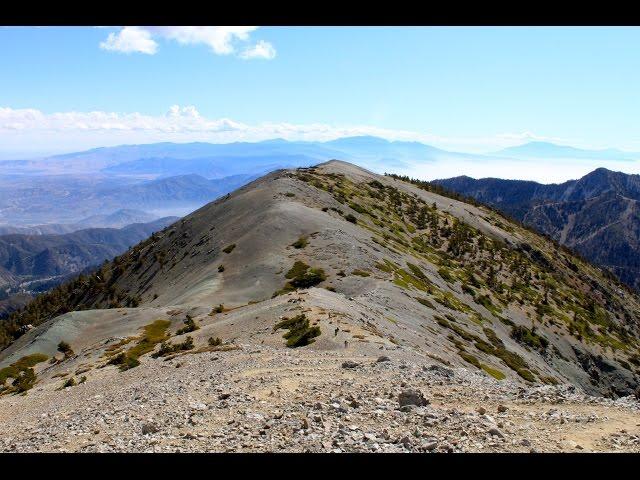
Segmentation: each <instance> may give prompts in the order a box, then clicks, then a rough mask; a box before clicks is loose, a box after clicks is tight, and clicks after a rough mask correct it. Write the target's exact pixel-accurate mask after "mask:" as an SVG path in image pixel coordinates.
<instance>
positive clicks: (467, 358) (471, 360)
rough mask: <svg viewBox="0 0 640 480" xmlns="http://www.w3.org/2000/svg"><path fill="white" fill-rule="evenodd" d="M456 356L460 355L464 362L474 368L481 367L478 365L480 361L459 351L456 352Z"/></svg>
mask: <svg viewBox="0 0 640 480" xmlns="http://www.w3.org/2000/svg"><path fill="white" fill-rule="evenodd" d="M458 355H460V356H461V357H462V359H463V360H464V361H465V362H468V363H470V364H471V365H473V366H474V367H477V368H482V366H481V365H480V361H479V360H478V359H477V358H476V357H474V356H473V355H471V354H470V353H467V352H464V351H461V350H460V351H458Z"/></svg>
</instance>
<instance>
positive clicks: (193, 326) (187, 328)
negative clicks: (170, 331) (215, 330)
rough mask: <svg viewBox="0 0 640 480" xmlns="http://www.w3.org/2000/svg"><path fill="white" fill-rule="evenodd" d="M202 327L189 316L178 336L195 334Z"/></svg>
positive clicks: (177, 333)
mask: <svg viewBox="0 0 640 480" xmlns="http://www.w3.org/2000/svg"><path fill="white" fill-rule="evenodd" d="M199 328H200V327H199V326H198V324H197V323H196V321H195V320H194V319H193V318H192V317H191V315H187V318H186V319H185V321H184V327H181V328H179V329H178V331H177V332H176V335H183V334H185V333H190V332H195V331H196V330H198V329H199Z"/></svg>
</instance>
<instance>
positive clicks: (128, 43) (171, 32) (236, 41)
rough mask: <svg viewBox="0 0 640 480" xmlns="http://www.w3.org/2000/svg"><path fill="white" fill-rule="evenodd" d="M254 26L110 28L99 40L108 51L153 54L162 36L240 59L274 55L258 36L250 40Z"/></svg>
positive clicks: (101, 46) (267, 57)
mask: <svg viewBox="0 0 640 480" xmlns="http://www.w3.org/2000/svg"><path fill="white" fill-rule="evenodd" d="M257 29H258V27H255V26H238V27H225V26H220V27H188V26H187V27H179V26H175V27H136V26H132V27H122V28H120V30H119V31H118V32H111V33H110V34H109V36H108V37H107V39H106V40H104V41H103V42H101V43H100V48H102V49H103V50H109V51H112V52H121V53H134V52H136V53H145V54H148V55H154V54H155V53H156V52H157V51H158V42H157V41H156V40H155V39H164V40H168V41H175V42H177V43H178V44H180V45H206V46H208V47H209V48H210V49H211V51H212V52H213V53H214V54H216V55H237V56H239V57H240V58H243V59H254V58H262V59H267V60H271V59H273V58H275V56H276V50H275V48H274V46H273V45H271V44H270V43H269V42H266V41H264V40H259V41H258V42H256V43H255V44H251V43H250V42H251V33H252V32H254V31H255V30H257ZM154 38H155V39H154Z"/></svg>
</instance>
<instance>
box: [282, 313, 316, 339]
mask: <svg viewBox="0 0 640 480" xmlns="http://www.w3.org/2000/svg"><path fill="white" fill-rule="evenodd" d="M281 328H286V329H288V330H289V331H288V332H287V333H285V334H284V335H283V338H286V339H287V347H290V348H296V347H303V346H305V345H309V344H310V343H313V342H314V341H315V339H314V338H315V337H318V336H320V327H310V326H309V320H308V319H307V317H306V315H305V314H304V313H302V314H300V315H297V316H295V317H293V318H283V319H282V321H280V322H278V323H276V325H275V326H274V327H273V330H274V331H276V330H279V329H281Z"/></svg>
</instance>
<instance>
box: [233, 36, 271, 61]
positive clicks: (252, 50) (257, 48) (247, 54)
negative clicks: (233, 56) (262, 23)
mask: <svg viewBox="0 0 640 480" xmlns="http://www.w3.org/2000/svg"><path fill="white" fill-rule="evenodd" d="M275 56H276V49H275V48H273V45H271V44H270V43H269V42H265V41H264V40H260V41H259V42H258V43H256V44H255V45H253V46H252V47H247V48H245V49H244V50H243V51H242V53H241V54H240V58H243V59H245V60H249V59H252V58H264V59H266V60H271V59H273V58H275Z"/></svg>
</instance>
